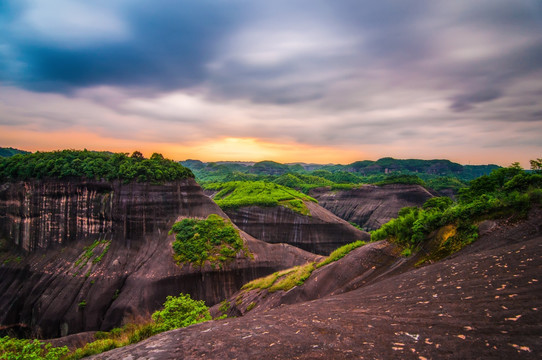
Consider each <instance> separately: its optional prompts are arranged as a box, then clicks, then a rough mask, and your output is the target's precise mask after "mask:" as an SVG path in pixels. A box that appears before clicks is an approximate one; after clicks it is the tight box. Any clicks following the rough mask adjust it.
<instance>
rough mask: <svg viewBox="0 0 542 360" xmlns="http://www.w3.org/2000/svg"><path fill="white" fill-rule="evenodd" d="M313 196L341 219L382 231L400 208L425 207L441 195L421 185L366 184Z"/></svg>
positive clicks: (317, 191) (314, 192) (319, 190)
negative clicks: (426, 203)
mask: <svg viewBox="0 0 542 360" xmlns="http://www.w3.org/2000/svg"><path fill="white" fill-rule="evenodd" d="M310 195H311V196H312V197H314V198H315V199H317V200H318V203H319V204H320V205H321V206H322V207H324V208H326V209H327V210H329V211H331V212H332V213H333V214H335V215H337V216H338V217H340V218H341V219H344V220H346V221H349V222H353V223H355V224H357V225H359V226H361V227H362V228H363V229H365V230H366V231H371V230H376V229H379V228H380V227H381V226H382V225H383V224H385V223H387V222H388V221H389V220H391V219H393V218H396V217H397V213H398V212H399V210H401V208H403V207H407V206H422V205H423V203H424V202H426V201H427V199H429V198H431V197H433V196H438V195H437V194H436V193H433V192H431V191H429V190H427V189H426V188H424V187H423V186H420V185H403V184H392V185H384V186H376V185H364V186H362V187H359V188H356V189H350V190H329V188H317V189H313V190H311V191H310Z"/></svg>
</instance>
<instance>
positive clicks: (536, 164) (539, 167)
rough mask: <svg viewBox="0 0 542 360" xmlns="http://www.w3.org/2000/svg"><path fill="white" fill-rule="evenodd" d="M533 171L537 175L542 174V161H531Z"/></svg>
mask: <svg viewBox="0 0 542 360" xmlns="http://www.w3.org/2000/svg"><path fill="white" fill-rule="evenodd" d="M531 170H532V171H534V172H536V173H542V159H540V158H538V159H536V160H531Z"/></svg>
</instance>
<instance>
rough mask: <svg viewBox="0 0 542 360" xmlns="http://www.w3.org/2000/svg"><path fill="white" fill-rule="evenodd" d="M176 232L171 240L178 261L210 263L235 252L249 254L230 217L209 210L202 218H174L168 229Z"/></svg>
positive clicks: (218, 262)
mask: <svg viewBox="0 0 542 360" xmlns="http://www.w3.org/2000/svg"><path fill="white" fill-rule="evenodd" d="M172 233H174V234H175V241H174V242H173V244H172V247H173V251H174V258H175V261H176V262H177V264H178V265H182V264H184V263H190V264H194V265H197V266H203V264H204V263H205V262H206V261H209V262H210V263H211V264H212V265H215V264H218V265H219V267H220V266H221V264H222V263H224V262H228V261H231V260H233V259H235V258H236V256H237V254H239V253H240V252H243V254H244V256H247V257H250V256H251V255H252V254H250V252H249V251H248V249H247V248H246V247H245V245H244V243H243V240H242V239H241V237H240V236H239V231H238V230H237V229H235V228H234V227H233V225H232V224H231V222H230V221H228V220H226V219H223V218H222V217H220V216H218V215H215V214H211V215H209V216H208V217H207V219H205V220H197V219H183V220H182V221H179V222H176V223H175V224H174V225H173V226H172V228H171V231H170V234H172Z"/></svg>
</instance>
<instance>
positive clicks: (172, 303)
mask: <svg viewBox="0 0 542 360" xmlns="http://www.w3.org/2000/svg"><path fill="white" fill-rule="evenodd" d="M152 319H153V320H154V321H155V322H156V324H157V325H158V326H159V327H160V331H167V330H171V329H177V328H180V327H186V326H189V325H192V324H196V323H199V322H203V321H207V320H211V314H210V313H209V308H208V307H207V306H206V305H205V302H203V301H202V300H192V299H191V298H190V295H188V294H186V295H185V294H179V296H168V297H167V298H166V302H165V303H164V309H163V310H159V311H156V312H155V313H154V314H152Z"/></svg>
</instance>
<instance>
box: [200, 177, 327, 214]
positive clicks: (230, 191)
mask: <svg viewBox="0 0 542 360" xmlns="http://www.w3.org/2000/svg"><path fill="white" fill-rule="evenodd" d="M204 187H205V189H208V190H219V192H218V193H217V194H216V195H215V197H214V200H215V202H216V203H217V204H218V206H220V207H221V208H222V209H237V208H240V207H244V206H262V207H274V206H283V207H287V208H289V209H291V210H293V211H295V212H298V213H300V214H302V215H310V211H309V209H308V208H307V206H306V205H305V204H304V203H303V201H312V202H315V203H317V202H318V201H317V200H316V199H314V198H312V197H310V196H308V195H305V194H303V193H301V192H299V191H296V190H294V189H291V188H288V187H286V186H282V185H279V184H274V183H270V182H265V181H231V182H226V183H213V184H207V185H205V186H204Z"/></svg>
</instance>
